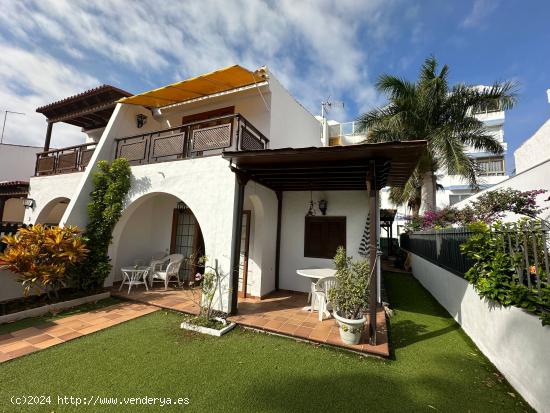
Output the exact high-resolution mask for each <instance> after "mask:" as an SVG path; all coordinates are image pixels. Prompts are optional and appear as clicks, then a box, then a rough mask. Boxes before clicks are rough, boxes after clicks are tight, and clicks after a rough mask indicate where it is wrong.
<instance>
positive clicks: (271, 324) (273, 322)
mask: <svg viewBox="0 0 550 413" xmlns="http://www.w3.org/2000/svg"><path fill="white" fill-rule="evenodd" d="M282 325H283V323H282V322H281V321H277V320H271V321H269V322H267V323H266V324H265V325H264V328H267V329H271V330H275V329H278V328H279V327H281V326H282Z"/></svg>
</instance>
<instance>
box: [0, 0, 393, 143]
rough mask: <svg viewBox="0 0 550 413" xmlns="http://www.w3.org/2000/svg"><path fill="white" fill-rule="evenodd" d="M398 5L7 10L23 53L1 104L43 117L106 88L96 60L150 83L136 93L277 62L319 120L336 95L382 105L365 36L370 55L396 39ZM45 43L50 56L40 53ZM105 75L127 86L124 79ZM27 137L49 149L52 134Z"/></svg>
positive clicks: (9, 5) (286, 2)
mask: <svg viewBox="0 0 550 413" xmlns="http://www.w3.org/2000/svg"><path fill="white" fill-rule="evenodd" d="M398 1H399V0H389V1H388V0H369V1H354V0H303V1H295V0H282V1H267V2H263V1H254V0H231V1H228V0H189V1H186V2H181V1H163V2H158V3H157V2H151V1H131V2H130V1H122V0H99V1H94V2H90V1H89V0H70V1H69V0H23V1H18V2H5V4H3V10H2V13H1V14H0V27H2V30H3V31H4V32H5V33H9V34H10V39H12V40H11V42H12V43H10V44H12V45H13V44H17V45H18V46H17V47H16V46H9V48H10V50H11V53H12V54H16V52H19V55H18V56H16V58H15V60H14V61H10V62H9V64H8V59H5V58H4V59H2V62H0V76H1V77H2V79H1V80H0V82H2V83H0V87H1V88H2V89H1V92H0V93H1V94H2V96H0V97H1V98H2V102H3V101H4V99H7V100H6V101H11V102H12V103H13V104H14V106H15V107H14V108H13V110H18V111H21V109H23V110H22V111H25V112H27V113H33V112H34V108H35V107H36V106H39V105H41V104H44V103H47V102H50V101H53V100H55V99H57V98H60V97H64V96H68V95H70V94H72V93H75V92H78V91H82V90H84V89H86V88H87V87H89V86H94V85H95V84H97V83H103V82H97V81H96V79H95V77H99V76H100V75H99V73H96V74H95V76H91V75H89V74H87V73H89V72H88V71H93V70H94V69H92V68H90V67H89V66H88V63H89V62H90V56H91V57H92V58H94V57H96V58H97V59H99V60H100V61H102V62H103V63H105V64H104V65H102V66H103V67H105V66H106V65H107V64H108V65H109V67H111V66H112V67H115V68H116V67H122V66H124V69H125V73H127V72H129V73H130V75H131V76H135V78H136V79H137V81H138V82H134V83H139V82H141V84H142V85H143V87H142V88H141V89H140V90H133V91H134V92H140V91H142V90H146V89H149V88H150V87H151V86H161V83H163V82H162V81H159V79H161V78H162V79H163V80H166V79H167V80H168V81H174V80H179V79H181V78H185V77H187V76H190V75H196V74H200V73H202V72H205V71H209V70H213V69H216V68H218V67H221V66H225V65H229V64H235V63H238V64H241V65H243V66H245V67H249V68H255V67H258V66H261V65H263V64H267V65H268V66H269V67H270V69H271V70H272V71H273V72H274V73H275V75H276V76H277V77H278V78H279V79H280V80H281V82H282V83H283V84H284V85H285V87H287V89H289V90H290V91H291V93H293V94H294V95H295V96H296V98H297V99H298V100H300V101H301V102H302V103H303V104H304V105H305V106H306V107H308V108H309V109H310V110H312V111H314V112H317V111H318V110H319V109H318V108H319V105H320V102H321V100H323V99H324V98H326V97H327V96H329V95H330V96H332V97H333V98H334V99H342V98H343V97H344V96H346V97H347V98H348V99H351V100H352V101H353V103H354V104H356V105H357V107H359V108H361V109H365V108H368V107H370V106H372V105H373V104H376V103H378V100H379V98H378V96H377V94H376V92H375V90H374V88H373V86H372V84H371V80H370V77H369V71H368V67H369V65H368V63H369V56H368V55H367V54H366V51H365V46H366V42H367V39H366V38H365V36H368V37H369V40H370V42H369V43H368V45H369V48H370V49H376V48H377V47H383V46H382V45H383V43H384V42H383V39H384V38H387V37H391V36H392V34H393V31H394V26H393V25H392V11H393V10H395V9H396V7H395V6H396V3H397V2H398ZM36 40H39V43H40V44H46V45H47V47H46V48H47V51H42V52H39V53H37V52H36V50H37V46H36ZM378 45H380V46H378ZM0 46H1V47H3V48H7V47H8V46H7V45H6V44H4V45H0ZM0 52H1V50H0ZM46 53H48V54H46ZM53 55H55V56H58V57H57V59H56V58H54V57H53ZM29 60H32V61H29ZM43 62H47V64H46V63H43ZM66 62H71V65H69V64H68V63H66ZM29 63H30V64H31V65H34V66H32V67H31V66H29V65H28V64H29ZM40 65H42V67H43V69H40V67H41V66H40ZM76 67H78V68H79V69H78V70H77V69H76ZM96 70H101V69H96ZM115 70H116V69H115ZM3 72H6V73H8V74H9V73H11V74H12V75H13V74H17V73H19V74H20V75H21V80H20V82H19V83H22V85H20V87H21V88H25V89H28V90H30V91H31V93H30V97H29V96H22V95H21V93H20V88H19V87H18V88H9V89H7V87H8V86H9V83H10V82H8V80H7V79H8V76H6V75H5V74H3ZM10 77H11V78H13V76H11V75H10ZM103 77H108V78H109V79H120V74H119V73H108V74H103ZM20 106H21V107H20ZM340 115H341V116H342V118H345V117H346V116H355V115H356V113H342V114H340ZM29 120H30V117H29V119H27V121H29ZM342 120H343V119H342ZM20 122H22V121H20ZM33 122H34V116H33ZM14 125H15V120H14ZM57 126H58V125H56V127H57ZM43 127H44V123H43V119H42V123H41V124H40V128H43ZM33 128H34V129H38V127H37V126H36V127H35V126H33ZM57 129H59V128H57ZM25 136H29V138H27V137H25V139H28V141H33V142H38V143H39V142H40V141H41V140H42V139H43V138H42V136H43V131H42V130H40V133H39V134H38V135H36V133H33V134H32V137H30V136H31V135H30V134H29V135H25ZM36 136H38V138H37V137H36ZM55 136H57V135H54V137H55ZM62 141H63V142H65V138H62ZM56 142H57V141H56ZM56 144H57V143H56Z"/></svg>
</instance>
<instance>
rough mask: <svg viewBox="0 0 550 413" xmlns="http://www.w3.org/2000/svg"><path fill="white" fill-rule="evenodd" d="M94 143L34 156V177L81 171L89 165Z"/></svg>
mask: <svg viewBox="0 0 550 413" xmlns="http://www.w3.org/2000/svg"><path fill="white" fill-rule="evenodd" d="M95 147H96V143H95V142H93V143H85V144H83V145H76V146H69V147H67V148H62V149H54V150H51V151H47V152H41V153H38V154H36V168H35V173H34V175H35V176H43V175H55V174H61V173H67V172H78V171H83V170H84V169H86V166H88V163H90V159H91V158H92V155H93V153H94V150H95Z"/></svg>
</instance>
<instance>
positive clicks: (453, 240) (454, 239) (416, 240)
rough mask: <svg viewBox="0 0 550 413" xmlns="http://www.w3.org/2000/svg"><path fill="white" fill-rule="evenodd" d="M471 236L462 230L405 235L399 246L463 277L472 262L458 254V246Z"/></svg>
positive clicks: (454, 229)
mask: <svg viewBox="0 0 550 413" xmlns="http://www.w3.org/2000/svg"><path fill="white" fill-rule="evenodd" d="M471 234H472V233H471V232H469V231H467V230H466V229H464V228H450V229H442V230H437V231H419V232H412V233H406V234H401V237H400V246H401V248H403V249H404V250H406V251H408V252H412V253H413V254H416V255H418V256H420V257H422V258H424V259H426V260H428V261H431V262H433V263H434V264H436V265H438V266H440V267H442V268H445V269H446V270H448V271H450V272H452V273H453V274H456V275H458V276H460V277H463V276H464V273H465V272H466V271H468V270H469V269H470V267H471V266H472V264H473V262H472V260H470V259H469V258H468V257H467V256H465V255H463V254H462V253H461V252H460V245H461V244H463V243H464V242H466V240H467V239H468V238H469V237H470V235H471Z"/></svg>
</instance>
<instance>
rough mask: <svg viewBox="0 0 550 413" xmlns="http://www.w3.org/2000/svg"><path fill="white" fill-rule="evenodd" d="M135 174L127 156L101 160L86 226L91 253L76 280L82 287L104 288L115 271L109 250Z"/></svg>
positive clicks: (86, 289) (82, 288) (96, 173)
mask: <svg viewBox="0 0 550 413" xmlns="http://www.w3.org/2000/svg"><path fill="white" fill-rule="evenodd" d="M131 174H132V173H131V169H130V164H129V163H128V161H127V160H126V159H124V158H118V159H115V160H114V161H113V162H112V163H111V164H109V163H108V162H107V161H99V162H98V163H97V171H96V172H94V175H93V187H94V188H93V191H92V192H91V194H90V198H91V200H90V202H89V204H88V224H87V225H86V237H87V238H88V240H89V242H88V245H89V246H90V253H89V254H88V257H87V259H86V260H85V261H84V262H83V263H82V266H81V268H80V269H79V271H78V272H77V274H78V275H79V277H77V278H76V280H75V281H76V286H77V288H79V289H81V290H85V291H89V290H96V289H99V288H101V287H102V286H103V282H104V281H105V278H107V276H108V275H109V273H110V271H111V264H110V259H109V255H108V249H109V245H110V243H111V241H112V238H113V235H112V234H113V229H114V227H115V225H116V223H117V222H118V220H119V219H120V216H121V214H122V209H123V202H124V198H125V197H126V195H127V194H128V191H129V190H130V186H131V181H130V178H131Z"/></svg>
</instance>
